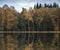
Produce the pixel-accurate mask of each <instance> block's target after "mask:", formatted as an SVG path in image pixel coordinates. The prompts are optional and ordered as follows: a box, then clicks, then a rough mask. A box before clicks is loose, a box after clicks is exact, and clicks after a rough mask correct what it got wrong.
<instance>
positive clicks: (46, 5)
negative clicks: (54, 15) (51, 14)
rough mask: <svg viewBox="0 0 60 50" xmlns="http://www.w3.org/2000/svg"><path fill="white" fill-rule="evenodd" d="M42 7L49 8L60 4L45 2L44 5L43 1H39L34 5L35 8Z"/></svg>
mask: <svg viewBox="0 0 60 50" xmlns="http://www.w3.org/2000/svg"><path fill="white" fill-rule="evenodd" d="M42 7H45V8H46V7H48V8H58V7H59V5H58V4H57V3H55V2H54V3H53V4H51V3H50V4H46V3H45V4H44V5H42V4H41V3H37V4H35V5H34V8H37V9H39V8H42Z"/></svg>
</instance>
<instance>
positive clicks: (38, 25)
mask: <svg viewBox="0 0 60 50" xmlns="http://www.w3.org/2000/svg"><path fill="white" fill-rule="evenodd" d="M40 5H41V4H40ZM53 5H54V7H53V8H51V9H50V8H41V9H35V8H33V9H31V8H30V9H29V10H27V9H25V8H22V11H21V13H19V12H17V11H16V10H15V8H14V6H10V7H9V6H8V5H4V6H3V7H0V31H3V30H6V31H9V30H10V31H14V30H15V31H53V30H59V27H58V26H59V23H58V22H59V20H58V19H59V13H58V12H59V9H60V8H58V7H57V4H56V3H54V4H53ZM36 7H37V8H38V7H39V5H38V4H37V6H36ZM40 7H41V6H40ZM45 7H46V4H45ZM56 7H57V8H56ZM56 25H58V26H57V28H58V29H55V27H56Z"/></svg>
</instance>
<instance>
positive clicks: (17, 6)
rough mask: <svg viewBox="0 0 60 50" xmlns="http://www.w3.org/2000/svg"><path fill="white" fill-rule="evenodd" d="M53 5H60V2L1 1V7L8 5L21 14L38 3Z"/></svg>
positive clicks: (53, 0)
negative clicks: (23, 9) (24, 9)
mask: <svg viewBox="0 0 60 50" xmlns="http://www.w3.org/2000/svg"><path fill="white" fill-rule="evenodd" d="M37 2H38V3H42V4H44V3H47V4H48V3H53V2H56V3H58V4H59V5H60V0H0V7H2V6H3V5H4V4H7V5H8V6H11V5H12V6H14V7H15V9H16V10H17V11H19V12H21V11H22V8H23V7H24V8H26V9H29V7H32V8H33V6H34V5H35V4H36V3H37Z"/></svg>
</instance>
